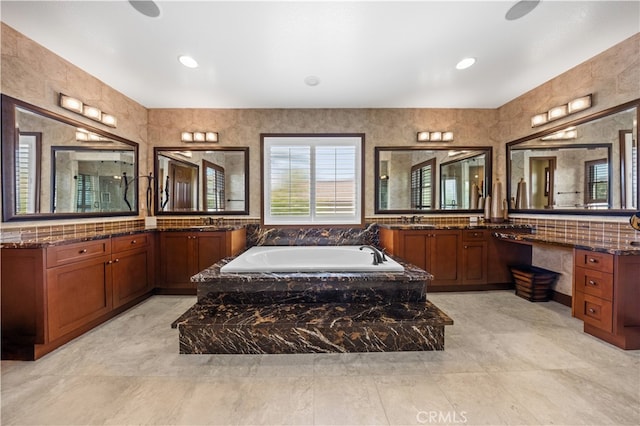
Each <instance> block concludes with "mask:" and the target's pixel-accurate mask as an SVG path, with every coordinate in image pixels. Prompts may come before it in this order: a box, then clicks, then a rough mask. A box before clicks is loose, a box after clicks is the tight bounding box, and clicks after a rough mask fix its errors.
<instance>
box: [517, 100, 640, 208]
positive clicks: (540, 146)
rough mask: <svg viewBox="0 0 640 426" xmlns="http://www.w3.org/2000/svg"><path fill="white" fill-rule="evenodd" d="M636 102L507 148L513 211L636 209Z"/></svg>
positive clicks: (637, 189) (546, 132)
mask: <svg viewBox="0 0 640 426" xmlns="http://www.w3.org/2000/svg"><path fill="white" fill-rule="evenodd" d="M638 105H639V101H638V100H636V101H633V102H630V103H627V104H624V105H620V106H618V107H616V108H611V109H609V110H606V111H603V112H601V113H598V114H594V115H591V116H588V117H585V118H582V119H580V120H575V121H573V122H570V123H567V124H564V125H562V126H557V127H554V128H552V129H549V130H546V131H544V132H539V133H536V134H534V135H532V136H530V137H527V138H523V139H519V140H517V141H514V142H510V143H508V144H507V158H508V161H507V174H508V177H509V178H508V179H507V193H508V194H510V197H509V208H510V211H512V212H525V211H526V212H536V213H543V212H547V213H551V212H553V213H554V214H556V213H566V214H593V213H594V211H595V210H597V213H598V214H628V211H629V210H638V197H639V194H640V192H639V188H638V164H639V163H638V139H637V134H638V132H637V122H638Z"/></svg>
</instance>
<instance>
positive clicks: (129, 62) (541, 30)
mask: <svg viewBox="0 0 640 426" xmlns="http://www.w3.org/2000/svg"><path fill="white" fill-rule="evenodd" d="M155 3H156V5H157V6H159V9H160V16H159V17H156V18H151V17H148V16H145V15H143V14H141V13H139V12H138V11H137V10H136V9H134V8H133V7H132V5H131V4H130V3H129V2H127V1H43V2H36V1H26V0H23V1H5V0H2V1H1V2H0V16H1V19H2V21H3V22H5V23H6V24H8V25H9V26H11V27H13V28H14V29H16V30H17V31H19V32H21V33H22V34H24V35H26V36H27V37H30V38H31V39H33V40H35V41H36V42H38V43H40V44H42V45H43V46H45V47H47V48H48V49H50V50H51V51H53V52H55V53H56V54H58V55H59V56H61V57H63V58H65V59H67V60H68V61H70V62H72V63H73V64H75V65H77V66H79V67H80V68H82V69H83V70H85V71H87V72H88V73H90V74H92V75H94V76H95V77H97V78H99V79H100V80H102V81H103V82H105V83H106V84H108V85H110V86H111V87H113V88H115V89H116V90H118V91H120V92H122V93H124V94H125V95H127V96H129V97H130V98H132V99H134V100H135V101H137V102H139V103H140V104H142V105H144V106H145V107H147V108H382V107H385V108H402V107H410V108H413V107H424V108H497V107H499V106H501V105H504V104H505V103H506V102H508V101H510V100H512V99H514V98H515V97H517V96H519V95H521V94H523V93H525V92H527V91H529V90H531V89H533V88H535V87H537V86H539V85H540V84H542V83H544V82H545V81H547V80H549V79H551V78H553V77H555V76H557V75H559V74H561V73H563V72H564V71H566V70H568V69H570V68H572V67H574V66H575V65H577V64H579V63H581V62H583V61H585V60H587V59H589V58H591V57H593V56H595V55H596V54H598V53H600V52H602V51H604V50H606V49H608V48H609V47H611V46H613V45H615V44H617V43H619V42H621V41H623V40H625V39H626V38H628V37H630V36H632V35H633V34H635V33H638V32H639V31H640V2H638V1H620V2H613V1H551V0H543V1H541V2H540V3H539V4H538V6H537V7H536V8H535V9H534V10H533V11H532V12H531V13H529V14H527V15H525V16H524V17H522V18H520V19H517V20H507V19H505V14H506V13H507V11H508V10H509V9H510V8H511V6H513V5H514V4H515V0H514V1H465V2H463V1H408V2H402V1H333V2H329V1H321V2H309V1H296V2H293V1H281V2H273V1H253V2H249V1H237V0H236V1H226V2H225V1H156V2H155ZM182 54H189V55H191V56H192V57H193V58H195V59H196V60H197V61H198V63H199V67H198V68H195V69H189V68H186V67H184V66H183V65H181V64H180V63H179V62H178V60H177V58H178V56H179V55H182ZM468 56H471V57H476V58H477V63H476V64H475V65H474V66H472V67H471V68H468V69H466V70H457V69H456V68H455V65H456V63H457V62H458V61H459V60H461V59H462V58H464V57H468ZM309 76H314V77H316V78H317V79H318V80H319V84H318V85H316V86H309V85H307V84H306V83H305V78H307V77H309Z"/></svg>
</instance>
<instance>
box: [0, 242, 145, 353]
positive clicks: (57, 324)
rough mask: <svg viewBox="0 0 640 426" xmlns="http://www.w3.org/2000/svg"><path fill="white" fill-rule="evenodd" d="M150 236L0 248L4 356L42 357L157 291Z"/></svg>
mask: <svg viewBox="0 0 640 426" xmlns="http://www.w3.org/2000/svg"><path fill="white" fill-rule="evenodd" d="M151 238H152V235H151V234H137V235H136V237H128V236H127V237H115V238H103V239H98V240H91V241H84V242H78V243H71V244H62V245H54V246H47V247H41V248H33V249H25V248H3V249H2V250H0V255H1V260H2V269H1V273H2V277H1V280H2V286H1V287H2V358H3V359H25V360H34V359H38V358H40V357H41V356H43V355H45V354H47V353H48V352H51V351H52V350H54V349H55V348H57V347H59V346H61V345H63V344H64V343H66V342H68V341H70V340H71V339H73V338H75V337H77V336H79V335H81V334H82V333H84V332H86V331H88V330H90V329H91V328H93V327H95V326H96V325H98V324H100V323H102V322H104V321H106V320H108V319H109V318H112V317H114V316H115V315H117V314H119V313H120V312H122V311H124V310H125V309H127V308H129V307H131V306H133V305H134V304H136V303H138V302H139V301H141V300H143V299H144V298H145V297H147V296H148V295H149V294H151V285H150V283H151V281H149V276H148V275H147V273H148V272H149V271H150V268H151V265H150V264H149V260H150V259H153V256H152V253H150V251H151V250H150V246H149V244H150V241H151ZM134 239H135V241H136V243H133V242H132V241H133V240H134ZM142 241H144V243H143V244H140V246H136V245H137V244H138V242H142ZM125 244H126V245H127V247H126V248H125ZM131 246H136V247H135V248H132V247H131Z"/></svg>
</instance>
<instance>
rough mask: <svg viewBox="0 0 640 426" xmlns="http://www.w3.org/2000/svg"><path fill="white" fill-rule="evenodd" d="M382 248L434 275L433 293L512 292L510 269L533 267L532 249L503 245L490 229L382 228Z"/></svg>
mask: <svg viewBox="0 0 640 426" xmlns="http://www.w3.org/2000/svg"><path fill="white" fill-rule="evenodd" d="M380 245H381V246H382V247H384V248H385V249H386V250H387V252H389V253H391V254H393V255H395V256H398V257H400V258H401V259H404V260H405V261H407V262H409V263H412V264H414V265H416V266H418V267H419V268H422V269H424V270H426V271H428V272H430V273H431V274H433V276H434V279H433V280H432V281H431V284H430V286H429V289H430V290H431V291H459V290H473V289H499V288H510V287H512V277H511V272H510V270H509V265H516V264H531V246H529V245H521V244H510V243H506V242H503V241H500V240H498V239H497V238H494V237H493V236H492V235H491V230H490V229H426V230H404V229H388V228H380Z"/></svg>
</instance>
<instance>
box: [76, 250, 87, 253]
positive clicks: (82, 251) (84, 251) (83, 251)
mask: <svg viewBox="0 0 640 426" xmlns="http://www.w3.org/2000/svg"><path fill="white" fill-rule="evenodd" d="M86 252H87V249H82V250H80V251H79V252H78V253H80V254H83V253H86Z"/></svg>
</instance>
